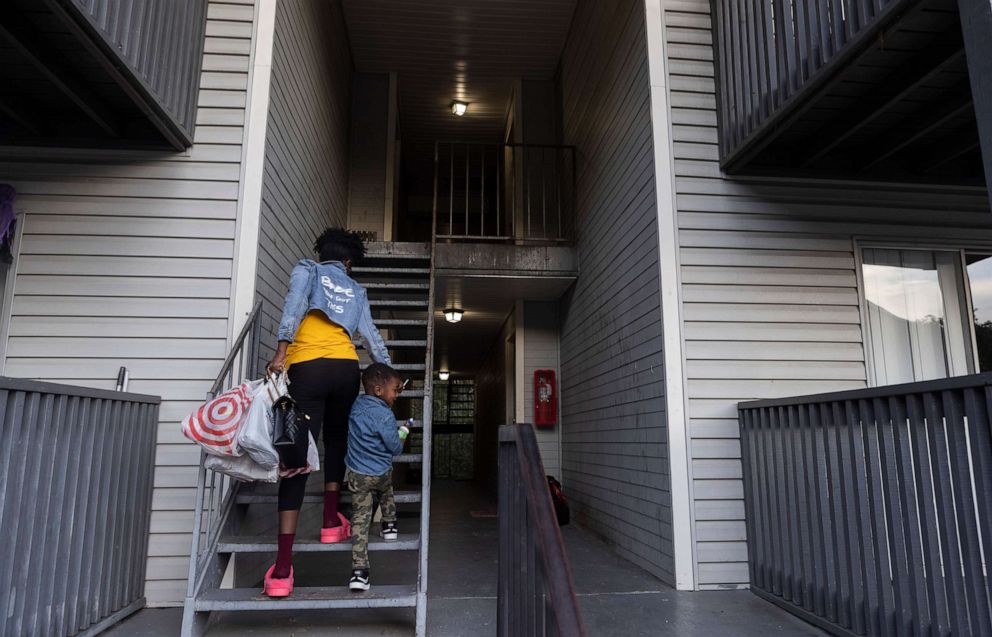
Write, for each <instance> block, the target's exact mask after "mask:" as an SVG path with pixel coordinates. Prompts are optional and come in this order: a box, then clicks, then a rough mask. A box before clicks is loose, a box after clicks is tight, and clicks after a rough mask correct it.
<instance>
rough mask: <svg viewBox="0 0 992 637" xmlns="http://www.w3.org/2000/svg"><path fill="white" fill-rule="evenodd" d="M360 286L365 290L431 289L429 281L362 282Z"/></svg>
mask: <svg viewBox="0 0 992 637" xmlns="http://www.w3.org/2000/svg"><path fill="white" fill-rule="evenodd" d="M362 287H363V288H365V289H366V290H424V291H426V290H429V289H431V285H430V283H381V282H378V283H377V282H369V283H362Z"/></svg>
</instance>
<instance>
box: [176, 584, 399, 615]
mask: <svg viewBox="0 0 992 637" xmlns="http://www.w3.org/2000/svg"><path fill="white" fill-rule="evenodd" d="M416 605H417V587H416V586H413V585H411V586H375V585H373V586H372V588H371V590H368V591H365V592H361V593H354V592H352V591H350V590H348V587H347V586H319V587H307V586H298V587H296V588H294V589H293V594H292V595H291V596H289V597H284V598H281V599H272V598H271V597H268V596H267V595H265V594H263V593H262V591H261V589H259V588H229V589H217V590H213V591H209V592H207V593H204V594H202V595H200V596H199V597H197V598H196V602H195V608H196V610H198V611H214V610H305V609H330V608H410V607H414V606H416Z"/></svg>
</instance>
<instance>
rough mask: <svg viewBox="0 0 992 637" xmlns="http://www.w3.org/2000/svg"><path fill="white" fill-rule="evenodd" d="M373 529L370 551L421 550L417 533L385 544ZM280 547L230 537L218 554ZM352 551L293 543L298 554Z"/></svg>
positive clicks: (345, 545) (271, 550)
mask: <svg viewBox="0 0 992 637" xmlns="http://www.w3.org/2000/svg"><path fill="white" fill-rule="evenodd" d="M375 526H376V525H373V528H372V533H371V534H372V537H370V538H369V550H370V551H416V550H417V549H419V548H420V537H419V536H418V535H417V534H416V533H400V537H399V539H398V540H396V541H394V542H384V541H383V540H381V539H379V535H378V533H379V531H378V529H376V528H374V527H375ZM277 549H278V545H277V544H276V543H275V542H268V541H259V538H258V537H257V536H244V537H242V536H230V537H223V538H221V540H220V543H219V544H218V545H217V552H218V553H275V552H276V550H277ZM350 550H351V542H338V543H336V544H321V542H320V540H315V539H305V540H299V539H298V540H296V542H294V543H293V551H294V552H297V553H335V552H345V551H350Z"/></svg>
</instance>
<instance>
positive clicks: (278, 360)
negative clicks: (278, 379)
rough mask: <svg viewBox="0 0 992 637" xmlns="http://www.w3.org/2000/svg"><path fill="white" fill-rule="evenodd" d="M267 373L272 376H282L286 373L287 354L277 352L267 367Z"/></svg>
mask: <svg viewBox="0 0 992 637" xmlns="http://www.w3.org/2000/svg"><path fill="white" fill-rule="evenodd" d="M265 371H267V372H268V373H270V374H281V373H283V372H284V371H286V354H281V353H279V352H276V355H275V356H273V357H272V360H270V361H269V364H268V365H266V366H265Z"/></svg>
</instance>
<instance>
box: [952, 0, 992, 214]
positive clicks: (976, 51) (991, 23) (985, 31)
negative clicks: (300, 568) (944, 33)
mask: <svg viewBox="0 0 992 637" xmlns="http://www.w3.org/2000/svg"><path fill="white" fill-rule="evenodd" d="M958 11H959V12H960V14H961V31H962V34H963V35H964V50H965V55H966V56H967V59H968V78H969V80H970V82H971V94H972V98H973V102H974V104H975V118H976V119H977V120H978V137H979V138H980V140H981V146H982V163H983V164H984V167H985V185H986V188H987V189H988V191H989V200H990V203H992V0H958Z"/></svg>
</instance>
